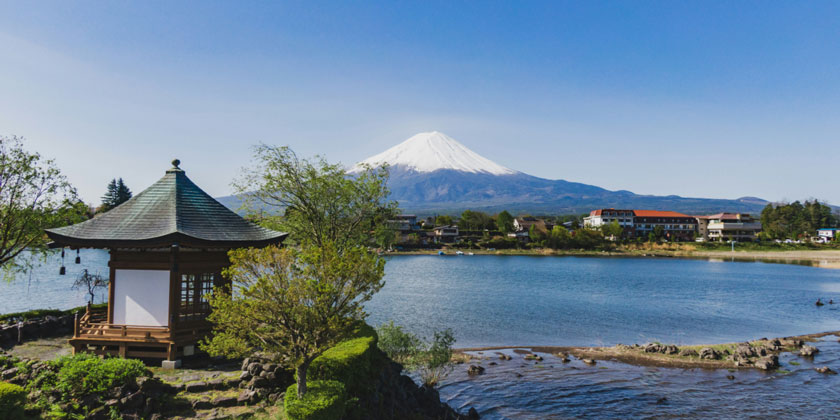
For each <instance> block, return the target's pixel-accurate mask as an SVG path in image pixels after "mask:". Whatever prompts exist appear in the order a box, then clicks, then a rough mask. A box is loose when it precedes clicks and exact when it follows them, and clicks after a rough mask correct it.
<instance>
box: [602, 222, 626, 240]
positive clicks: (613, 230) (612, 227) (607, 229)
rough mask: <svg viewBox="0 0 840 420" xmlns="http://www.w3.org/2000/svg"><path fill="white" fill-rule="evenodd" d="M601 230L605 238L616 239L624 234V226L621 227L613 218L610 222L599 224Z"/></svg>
mask: <svg viewBox="0 0 840 420" xmlns="http://www.w3.org/2000/svg"><path fill="white" fill-rule="evenodd" d="M601 232H602V233H603V234H604V237H605V238H615V239H616V240H618V239H621V237H622V235H623V234H624V228H623V227H621V225H620V224H619V223H618V220H613V221H612V222H610V223H607V224H605V225H603V226H601Z"/></svg>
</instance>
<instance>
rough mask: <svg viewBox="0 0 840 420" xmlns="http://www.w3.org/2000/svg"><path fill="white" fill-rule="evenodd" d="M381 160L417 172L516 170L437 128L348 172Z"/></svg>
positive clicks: (510, 172)
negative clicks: (459, 141)
mask: <svg viewBox="0 0 840 420" xmlns="http://www.w3.org/2000/svg"><path fill="white" fill-rule="evenodd" d="M382 163H387V164H389V165H390V166H397V167H400V166H401V167H403V168H405V169H410V170H414V171H417V172H434V171H437V170H440V169H451V170H456V171H461V172H470V173H484V174H491V175H514V174H517V173H518V172H517V171H514V170H513V169H508V168H505V167H504V166H501V165H499V164H497V163H495V162H493V161H491V160H489V159H487V158H485V157H483V156H481V155H479V154H478V153H475V152H473V151H472V150H470V149H468V148H467V147H466V146H464V145H463V144H461V143H458V142H457V141H456V140H455V139H453V138H452V137H449V136H447V135H446V134H443V133H440V132H437V131H432V132H428V133H420V134H416V135H414V136H412V137H411V138H409V139H408V140H406V141H404V142H402V143H400V144H398V145H396V146H394V147H392V148H390V149H388V150H386V151H384V152H382V153H380V154H378V155H375V156H371V157H369V158H367V159H365V160H363V161H361V162H359V163H358V164H356V166H354V167H353V168H352V169H351V170H350V173H353V172H358V171H359V170H360V165H361V164H368V165H371V166H376V165H380V164H382Z"/></svg>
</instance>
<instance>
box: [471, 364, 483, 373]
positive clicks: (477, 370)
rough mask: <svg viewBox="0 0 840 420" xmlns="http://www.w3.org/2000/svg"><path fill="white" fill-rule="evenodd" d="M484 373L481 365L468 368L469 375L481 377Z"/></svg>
mask: <svg viewBox="0 0 840 420" xmlns="http://www.w3.org/2000/svg"><path fill="white" fill-rule="evenodd" d="M482 373H484V368H483V367H481V366H479V365H470V367H469V368H467V374H468V375H481V374H482Z"/></svg>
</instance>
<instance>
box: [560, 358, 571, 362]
mask: <svg viewBox="0 0 840 420" xmlns="http://www.w3.org/2000/svg"><path fill="white" fill-rule="evenodd" d="M561 361H562V362H563V363H569V362H571V360H569V358H568V357H563V359H562V360H561Z"/></svg>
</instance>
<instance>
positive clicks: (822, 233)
mask: <svg viewBox="0 0 840 420" xmlns="http://www.w3.org/2000/svg"><path fill="white" fill-rule="evenodd" d="M817 236H819V237H820V238H823V241H826V242H828V241H833V240H835V239H836V238H837V236H840V228H823V229H817Z"/></svg>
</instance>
